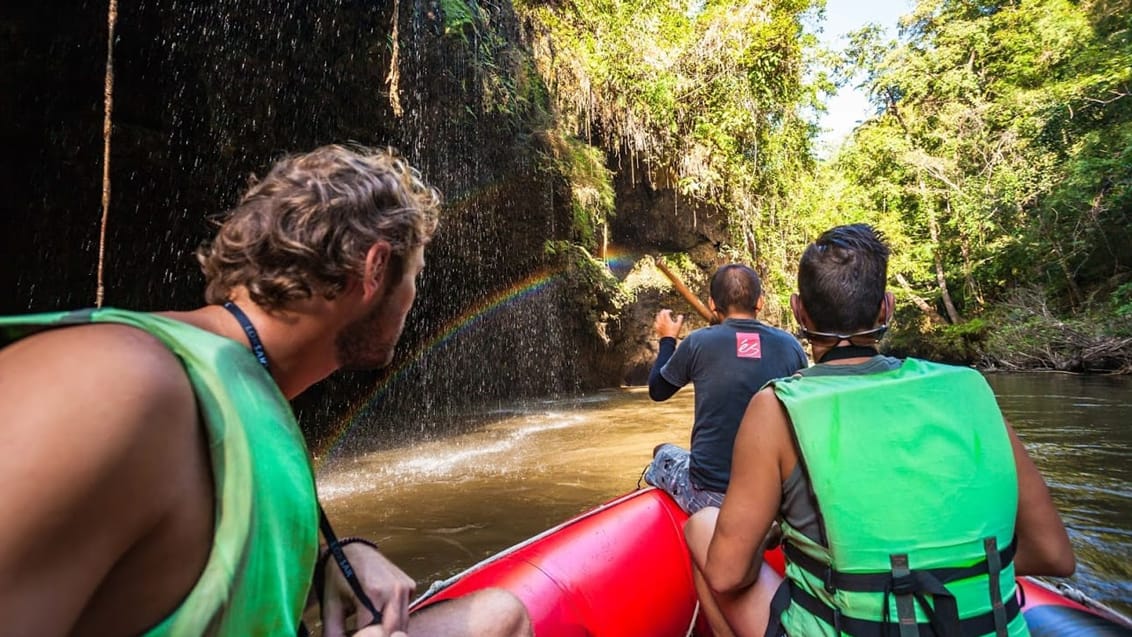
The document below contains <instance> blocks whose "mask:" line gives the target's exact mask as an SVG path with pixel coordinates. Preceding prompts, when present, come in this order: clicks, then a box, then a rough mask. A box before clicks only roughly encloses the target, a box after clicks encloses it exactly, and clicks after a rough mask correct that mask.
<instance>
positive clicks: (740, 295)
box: [711, 263, 763, 314]
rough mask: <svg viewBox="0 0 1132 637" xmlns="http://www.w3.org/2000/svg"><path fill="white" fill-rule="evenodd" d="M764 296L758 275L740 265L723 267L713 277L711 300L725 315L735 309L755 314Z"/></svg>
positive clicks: (733, 264)
mask: <svg viewBox="0 0 1132 637" xmlns="http://www.w3.org/2000/svg"><path fill="white" fill-rule="evenodd" d="M762 295H763V283H762V281H761V280H760V279H759V275H758V273H757V272H755V271H754V270H752V269H751V268H749V267H747V266H745V265H742V264H740V263H731V264H728V265H725V266H722V267H720V268H719V269H718V270H716V271H715V274H713V275H712V277H711V300H712V301H715V308H716V309H717V310H719V311H720V312H723V313H724V314H727V313H728V312H730V311H731V310H733V309H734V310H740V311H750V312H754V311H755V310H756V309H757V307H758V304H759V297H760V296H762Z"/></svg>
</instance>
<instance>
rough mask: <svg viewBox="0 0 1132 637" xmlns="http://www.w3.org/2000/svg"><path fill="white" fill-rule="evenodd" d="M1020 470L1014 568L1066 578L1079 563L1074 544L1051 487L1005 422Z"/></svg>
mask: <svg viewBox="0 0 1132 637" xmlns="http://www.w3.org/2000/svg"><path fill="white" fill-rule="evenodd" d="M1006 430H1007V432H1008V433H1009V434H1010V443H1011V445H1012V446H1013V448H1014V465H1015V466H1016V467H1017V469H1018V520H1017V523H1016V525H1015V533H1016V534H1017V537H1018V548H1017V553H1016V554H1015V556H1014V569H1015V572H1016V573H1017V574H1018V575H1056V576H1060V577H1067V576H1069V575H1072V574H1073V571H1074V569H1075V568H1076V566H1077V562H1076V558H1074V557H1073V547H1072V546H1071V545H1070V543H1069V535H1068V534H1067V533H1066V532H1065V525H1064V524H1063V523H1062V521H1061V516H1060V515H1058V513H1057V508H1056V507H1054V505H1053V500H1052V499H1051V498H1050V495H1049V489H1048V488H1047V487H1046V483H1045V480H1044V479H1043V478H1042V475H1041V473H1039V472H1038V468H1037V467H1036V466H1034V461H1033V460H1031V459H1030V455H1029V454H1028V453H1026V448H1025V447H1024V446H1023V445H1022V441H1021V440H1019V439H1018V436H1017V434H1015V433H1014V429H1013V428H1012V427H1011V426H1010V425H1009V423H1008V424H1007V425H1006Z"/></svg>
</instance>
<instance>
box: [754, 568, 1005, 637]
mask: <svg viewBox="0 0 1132 637" xmlns="http://www.w3.org/2000/svg"><path fill="white" fill-rule="evenodd" d="M791 604H798V606H800V607H801V608H802V609H803V610H805V611H806V612H807V613H809V614H811V615H813V616H814V617H818V618H820V619H821V620H822V621H824V622H826V623H827V624H829V625H830V626H832V627H833V628H834V631H835V633H836V634H838V635H840V634H849V635H853V636H854V637H903V633H902V627H901V626H900V625H898V624H894V623H892V622H888V623H885V622H883V621H871V620H867V619H857V618H855V617H846V616H845V615H843V614H841V612H840V611H839V610H838V609H836V608H833V607H830V606H827V605H826V604H825V602H823V601H822V600H820V599H818V598H816V597H814V596H813V595H810V594H809V593H808V592H806V591H805V590H803V589H802V588H801V587H798V586H795V585H794V584H793V582H791V581H790V580H789V579H785V580H783V581H782V585H781V586H779V587H778V591H777V592H775V594H774V598H773V599H772V600H771V603H770V622H769V625H768V626H767V631H766V637H784V636H785V635H786V630H785V628H784V627H783V625H782V612H783V611H785V610H786V608H787V607H789V606H790V605H791ZM1003 609H1004V615H1005V619H1006V621H1007V622H1010V621H1013V620H1014V618H1015V617H1017V616H1018V613H1020V612H1022V609H1021V606H1020V605H1019V603H1018V600H1017V599H1016V598H1014V597H1011V598H1010V599H1009V600H1008V601H1007V602H1006V603H1005V604H1004V605H1003ZM994 621H995V620H994V614H993V613H990V612H987V613H982V614H979V615H976V616H974V617H968V618H966V619H960V620H959V622H958V625H957V627H956V628H955V629H956V630H958V631H959V632H957V633H955V634H956V635H986V634H987V633H994V632H995V630H996V629H995V625H994ZM914 626H915V629H916V631H915V632H914V633H912V634H914V635H916V637H941V635H940V634H939V633H938V632H936V630H935V628H933V627H932V624H931V623H926V622H925V623H916V624H914Z"/></svg>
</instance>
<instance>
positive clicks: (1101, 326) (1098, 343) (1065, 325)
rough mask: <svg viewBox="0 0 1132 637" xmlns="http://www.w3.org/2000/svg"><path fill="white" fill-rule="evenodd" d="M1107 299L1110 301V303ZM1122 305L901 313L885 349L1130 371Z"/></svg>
mask: <svg viewBox="0 0 1132 637" xmlns="http://www.w3.org/2000/svg"><path fill="white" fill-rule="evenodd" d="M1106 305H1107V304H1106ZM1119 310H1120V308H1114V307H1103V308H1096V309H1091V310H1086V311H1081V312H1078V313H1075V314H1072V315H1061V314H1058V313H1056V312H1055V311H1053V310H1051V309H1050V307H1049V306H1048V305H1046V304H1045V303H1044V302H1042V303H1033V302H1030V303H1018V302H1013V303H1008V304H1002V305H999V306H995V307H993V308H991V309H990V310H989V311H987V312H986V313H985V314H984V315H982V316H980V317H978V318H971V319H968V320H965V321H963V322H960V323H956V324H945V323H938V322H936V323H933V322H932V321H929V320H927V319H923V318H920V317H917V316H909V315H905V316H902V317H898V319H897V321H896V322H895V324H894V326H893V329H892V332H891V334H890V335H889V338H888V339H887V340H886V341H885V346H886V350H887V351H889V352H890V353H892V354H894V355H898V356H917V357H920V358H927V359H930V360H938V361H945V362H950V363H961V364H967V365H974V366H976V367H978V368H979V369H980V370H983V371H1059V372H1074V373H1086V374H1132V328H1130V327H1129V321H1128V318H1129V317H1128V316H1127V313H1126V314H1121V313H1120V311H1119Z"/></svg>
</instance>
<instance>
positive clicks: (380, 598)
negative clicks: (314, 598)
mask: <svg viewBox="0 0 1132 637" xmlns="http://www.w3.org/2000/svg"><path fill="white" fill-rule="evenodd" d="M342 550H343V551H345V552H346V557H348V558H349V559H350V565H351V566H353V567H354V572H355V573H357V575H358V581H360V582H361V583H362V588H364V589H365V592H366V594H367V595H369V598H370V600H371V601H373V605H374V606H375V607H377V610H378V611H380V612H381V630H370V631H362V632H360V633H358V634H359V635H365V636H366V637H371V636H373V637H384V636H385V635H390V637H395V636H397V635H401V634H402V631H404V630H405V629H406V628H407V627H408V625H409V601H411V598H412V595H413V592H414V591H416V589H417V584H416V582H414V581H413V580H412V579H410V578H409V576H408V575H406V574H405V572H404V571H402V570H401V569H399V568H397V567H396V566H394V565H393V563H392V562H390V561H389V560H388V559H386V558H385V556H384V555H382V554H381V553H379V552H377V551H376V550H375V549H373V548H372V547H370V546H366V545H365V544H361V543H354V544H348V545H346V546H344V547H342ZM353 613H356V614H357V622H356V624H357V625H358V626H366V625H367V624H369V623H370V622H371V621H373V617H372V616H371V615H370V613H369V611H367V610H366V609H365V606H362V604H361V603H360V602H359V601H358V600H357V599H356V598H355V597H354V593H353V591H351V590H350V585H349V584H348V583H347V582H346V578H345V577H344V576H343V575H342V571H341V569H339V568H338V565H337V564H336V563H335V562H334V560H333V559H330V560H329V561H328V562H327V564H326V591H325V592H324V594H323V604H322V626H323V635H324V636H325V637H344V636H345V635H346V617H347V616H349V615H350V614H353Z"/></svg>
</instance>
